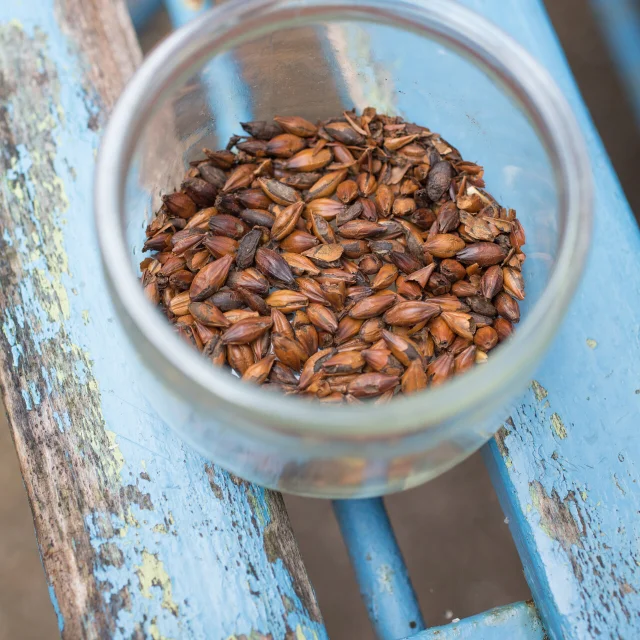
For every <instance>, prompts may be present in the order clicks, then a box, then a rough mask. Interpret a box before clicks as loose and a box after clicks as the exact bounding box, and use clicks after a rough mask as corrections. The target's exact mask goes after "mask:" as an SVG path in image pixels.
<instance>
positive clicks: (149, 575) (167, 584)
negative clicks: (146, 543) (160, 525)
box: [136, 549, 178, 616]
mask: <svg viewBox="0 0 640 640" xmlns="http://www.w3.org/2000/svg"><path fill="white" fill-rule="evenodd" d="M136 573H137V575H138V579H139V580H140V589H141V591H142V595H143V596H144V597H145V598H149V599H151V598H153V597H155V596H154V595H153V593H152V592H151V588H152V587H158V588H160V590H161V591H162V608H163V609H167V610H168V611H171V613H172V614H173V615H174V616H177V615H178V605H177V604H176V603H175V602H174V601H173V596H172V587H171V578H169V574H168V573H167V571H166V569H165V568H164V564H163V563H162V561H160V560H158V555H157V554H155V553H149V552H148V551H147V550H146V549H145V550H144V551H143V552H142V564H141V565H140V566H139V567H136Z"/></svg>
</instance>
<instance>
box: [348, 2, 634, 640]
mask: <svg viewBox="0 0 640 640" xmlns="http://www.w3.org/2000/svg"><path fill="white" fill-rule="evenodd" d="M463 4H465V5H466V6H468V7H469V8H472V9H474V10H476V11H478V12H480V13H482V14H484V15H485V16H486V17H488V18H489V19H491V20H492V21H494V22H495V23H496V24H498V26H500V27H501V28H503V29H504V30H505V31H507V32H509V33H511V34H512V35H513V36H514V37H515V39H516V40H517V41H518V42H519V43H520V44H522V45H523V46H524V47H525V48H527V49H528V50H529V51H530V52H531V53H532V54H533V55H534V56H536V57H537V58H538V59H539V60H540V61H541V62H542V63H543V64H544V65H545V66H546V67H547V68H548V69H549V70H550V71H551V73H552V74H553V75H554V77H555V79H556V81H557V82H558V83H559V85H560V87H561V88H562V89H563V90H564V93H565V95H566V96H567V98H568V100H569V101H570V104H571V105H572V107H573V109H574V110H575V112H576V115H577V117H578V119H579V122H580V124H581V127H582V130H583V131H584V134H585V136H586V139H587V142H588V145H589V152H590V156H591V161H592V164H593V168H594V173H595V182H596V206H595V211H596V221H595V231H594V237H595V246H594V250H593V253H592V255H591V262H590V264H589V266H588V269H587V272H586V276H585V280H584V283H583V285H582V287H581V288H580V290H579V292H578V294H577V296H576V300H575V302H574V304H573V306H572V308H571V311H570V313H569V315H568V317H567V319H566V321H565V323H564V325H563V327H562V328H561V330H560V333H559V336H558V338H557V340H556V341H555V343H554V345H553V347H552V349H551V354H550V356H549V357H548V358H547V360H546V362H545V366H544V367H543V368H542V371H541V373H540V376H539V377H538V379H537V380H538V381H537V382H536V383H535V384H534V385H533V387H532V390H531V391H530V393H529V394H527V395H526V396H525V397H523V399H522V401H521V403H520V408H519V410H518V411H517V412H514V414H513V415H512V416H511V418H510V419H509V422H508V424H507V428H506V430H505V431H503V432H501V435H500V438H499V440H498V443H499V444H497V443H494V444H492V445H490V446H489V447H488V448H487V449H486V451H485V455H486V456H487V459H488V464H489V466H490V469H491V471H492V476H493V479H494V483H495V485H496V488H497V490H498V493H499V494H500V496H501V500H502V503H503V505H504V507H505V509H506V510H507V513H508V515H509V518H510V522H511V527H512V531H513V533H514V537H515V539H516V543H517V544H518V548H519V551H520V553H521V556H522V558H523V561H524V566H525V574H526V577H527V580H528V582H529V584H530V586H531V589H532V592H533V595H534V598H535V601H536V604H537V606H538V607H539V610H540V613H541V616H542V619H543V620H544V623H545V626H546V628H547V630H548V633H549V634H550V635H551V637H552V638H554V639H561V638H562V639H565V638H566V639H575V640H578V639H579V640H583V639H584V638H591V637H596V636H601V637H606V638H609V637H610V638H633V637H637V629H638V628H640V578H639V572H640V570H639V568H638V567H639V566H640V555H639V552H640V524H639V521H638V517H637V514H638V513H639V512H640V493H639V492H638V481H639V480H640V471H639V468H638V467H639V465H640V436H639V435H638V418H637V416H638V409H639V408H640V330H639V321H638V318H639V317H640V284H639V282H640V281H639V279H638V275H637V274H638V273H639V272H640V236H639V234H638V229H637V226H636V224H635V221H634V219H633V216H632V214H631V211H630V210H629V207H628V204H627V203H626V200H625V199H624V196H623V194H622V191H621V189H620V186H619V184H618V181H617V179H616V176H615V174H614V173H613V170H612V168H611V164H610V162H609V160H608V158H607V156H606V154H605V152H604V149H603V146H602V143H601V141H600V140H599V138H598V135H597V132H596V131H595V129H594V127H593V124H592V122H591V120H590V118H589V116H588V113H587V111H586V108H585V106H584V104H583V102H582V100H581V98H580V95H579V93H578V91H577V88H576V86H575V82H574V80H573V78H572V76H571V74H570V71H569V68H568V65H567V63H566V60H565V58H564V55H563V53H562V51H561V49H560V47H559V44H558V41H557V38H556V36H555V33H554V32H553V30H552V28H551V25H550V23H549V21H548V17H547V15H546V13H545V11H544V8H543V5H542V2H540V1H539V0H502V1H498V0H463ZM356 46H360V49H358V50H357V51H356V50H355V48H356ZM367 46H368V45H366V43H365V46H364V48H365V49H366V50H365V51H364V52H362V51H361V49H362V48H363V46H362V43H357V42H356V41H355V40H353V41H351V40H349V39H348V38H347V39H346V40H345V43H344V49H345V53H344V54H343V55H344V57H345V58H346V59H345V62H346V63H347V64H346V66H347V67H348V66H349V61H350V58H353V57H354V56H355V54H356V53H357V54H359V57H358V64H359V65H363V64H364V65H365V66H366V65H368V66H369V67H371V69H372V70H373V71H375V69H376V66H375V65H376V63H377V65H378V68H379V69H381V70H384V71H385V73H381V72H380V73H379V74H378V76H377V77H376V74H375V73H372V74H370V75H369V76H367V75H366V73H363V70H362V69H360V68H359V69H358V70H357V71H358V78H361V77H363V78H364V80H362V81H361V82H360V84H361V85H362V86H358V87H356V89H357V91H356V93H358V94H359V96H360V98H361V99H363V100H365V102H366V99H367V98H368V97H369V95H375V97H376V99H377V102H385V101H387V102H388V103H389V105H391V107H393V104H394V102H395V103H397V105H398V106H399V107H403V106H404V107H405V108H406V107H407V106H408V107H410V106H411V105H412V100H413V101H414V102H415V97H412V96H411V95H401V96H398V95H396V94H395V92H394V81H395V80H397V77H398V74H400V73H402V68H396V67H394V68H393V69H390V68H385V67H384V63H385V59H386V58H385V47H386V48H387V50H388V49H393V47H394V46H396V43H395V42H392V41H387V42H380V41H379V40H378V41H376V43H375V46H373V45H370V46H368V48H367ZM403 46H405V47H406V46H409V45H408V44H407V43H403ZM350 47H351V48H350ZM381 50H382V51H381ZM388 57H390V56H387V58H388ZM369 58H371V61H370V63H369ZM405 71H406V70H405ZM352 75H353V74H352ZM367 83H368V84H367ZM374 92H375V93H374ZM354 100H355V98H354ZM361 101H362V100H361ZM443 118H445V119H446V113H444V114H443ZM451 139H452V140H453V139H455V138H454V135H453V134H452V135H451ZM461 150H462V151H463V153H464V150H465V149H464V145H461ZM488 152H489V153H491V148H489V149H488ZM497 426H498V425H496V427H497ZM504 637H508V636H504Z"/></svg>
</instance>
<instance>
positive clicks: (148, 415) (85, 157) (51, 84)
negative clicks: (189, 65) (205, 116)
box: [0, 0, 327, 640]
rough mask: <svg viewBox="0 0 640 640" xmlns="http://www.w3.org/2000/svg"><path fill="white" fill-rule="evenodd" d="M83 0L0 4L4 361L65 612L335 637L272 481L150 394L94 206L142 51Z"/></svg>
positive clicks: (116, 623) (89, 632)
mask: <svg viewBox="0 0 640 640" xmlns="http://www.w3.org/2000/svg"><path fill="white" fill-rule="evenodd" d="M98 4H99V5H100V13H98V9H97V8H96V7H97V5H98ZM54 5H55V6H54ZM74 7H76V5H74ZM85 7H88V8H87V9H86V12H85ZM76 9H77V11H76V13H75V14H74V15H73V16H70V15H68V14H67V3H62V4H60V5H58V3H56V2H54V1H53V0H37V1H36V0H33V1H32V2H29V3H26V2H17V3H0V67H2V69H3V95H2V105H1V109H0V113H1V114H2V132H3V145H2V152H1V153H0V163H1V164H0V166H1V167H2V171H1V172H0V174H1V175H0V239H1V246H2V251H3V256H5V260H3V261H2V267H1V269H0V278H1V279H2V286H1V287H0V326H1V327H2V332H1V333H0V342H1V347H2V348H1V349H0V370H1V371H2V376H3V393H4V399H5V402H6V406H7V409H8V412H9V416H10V419H11V423H12V428H13V431H14V438H15V442H16V447H17V450H18V454H19V457H20V461H21V464H22V467H23V471H24V472H25V484H26V487H27V490H28V492H29V497H30V500H31V504H32V508H33V510H34V516H35V519H36V528H37V532H38V539H39V543H40V545H41V552H42V556H43V563H44V565H45V568H46V570H47V575H48V580H49V582H50V587H51V596H52V600H53V602H54V606H55V608H56V612H57V613H58V616H59V624H60V629H61V631H62V633H63V634H64V636H65V637H67V638H79V637H109V638H116V639H118V638H131V637H145V638H146V637H148V638H152V637H153V638H161V637H164V638H202V639H204V638H206V639H207V640H208V639H214V640H228V639H229V638H236V637H238V636H242V635H243V634H244V635H246V636H248V637H250V638H252V639H253V638H263V637H267V634H273V637H274V638H284V637H285V636H288V635H290V634H291V633H293V634H295V637H298V638H308V639H309V640H311V639H313V640H315V639H316V638H326V637H327V636H326V632H325V630H324V627H323V625H322V622H321V621H320V617H319V613H318V611H317V606H316V605H315V601H314V598H313V594H312V592H311V590H310V589H309V588H308V584H307V588H306V589H305V587H304V584H305V581H304V580H302V581H301V580H299V577H300V575H301V574H300V572H301V571H302V573H304V571H303V569H302V565H301V562H300V559H299V556H297V552H296V551H295V543H294V541H293V538H292V535H291V532H290V530H289V528H288V524H287V522H286V516H283V513H282V509H283V507H282V503H281V500H280V498H279V497H278V496H277V494H273V493H271V492H268V491H265V490H263V489H260V488H258V487H255V486H253V485H250V484H248V483H246V482H243V481H241V480H239V479H237V478H234V477H231V476H229V475H228V474H227V473H225V472H223V471H221V470H219V469H217V468H215V467H214V466H213V465H211V464H209V463H207V462H206V461H205V460H203V459H202V458H201V457H199V456H198V455H196V454H195V453H194V452H193V451H191V450H190V449H189V448H188V447H187V446H186V445H184V443H183V442H182V440H181V439H180V438H178V437H177V436H176V435H174V433H173V432H172V431H171V430H169V429H168V428H167V427H166V425H165V424H164V423H163V421H162V419H161V418H160V417H159V416H158V415H157V414H156V413H155V412H154V410H153V408H152V407H151V406H149V405H148V404H147V402H146V401H145V400H144V399H143V398H142V394H141V392H140V389H139V387H138V383H137V381H138V379H139V376H140V371H139V369H138V368H137V367H138V365H137V363H136V358H135V356H134V355H133V353H132V352H131V351H130V349H129V346H128V342H127V339H126V338H125V336H124V335H123V334H122V332H121V330H120V328H119V325H118V323H117V322H116V321H115V314H114V310H113V308H112V307H111V304H110V302H109V298H108V295H107V290H106V284H105V283H104V281H103V279H102V270H101V267H100V264H99V252H98V248H97V243H96V238H95V231H94V226H93V221H92V218H91V215H90V211H91V208H92V205H91V202H92V182H93V168H94V160H95V155H96V151H97V147H98V144H99V140H100V135H101V127H102V125H103V124H104V120H105V118H106V111H107V109H108V107H109V106H110V104H111V102H112V101H113V99H114V96H115V94H116V93H117V91H118V90H119V89H120V88H121V77H122V76H124V75H125V74H126V73H127V72H128V71H130V69H131V67H132V66H133V62H134V61H135V55H136V51H130V52H127V51H125V49H124V46H123V42H125V41H127V37H128V32H127V34H120V32H119V31H118V26H119V23H118V19H119V16H120V15H121V14H119V13H117V12H115V11H114V10H113V7H112V5H111V3H103V2H92V1H91V0H87V1H86V2H84V3H81V5H78V7H76ZM96 15H99V16H100V19H101V20H102V19H104V20H105V21H107V22H108V24H107V26H108V27H109V28H110V29H107V32H109V33H110V34H111V37H113V38H115V39H116V41H117V42H118V44H119V45H120V49H119V50H118V52H117V56H115V58H114V56H113V55H112V53H113V52H112V51H111V50H110V49H109V47H110V45H109V44H108V43H106V42H105V41H104V39H102V40H101V39H100V35H99V34H98V35H96V32H97V31H98V30H96V29H95V25H93V24H92V23H91V20H93V19H95V16H96ZM100 26H102V25H100ZM125 26H126V25H125ZM87 33H89V34H91V38H92V40H91V44H92V46H91V47H86V48H84V47H83V43H84V40H83V38H85V37H88V36H86V34H87ZM100 33H102V32H101V31H100ZM120 36H122V40H121V41H120V40H118V38H119V37H120ZM111 46H113V45H111ZM93 55H95V56H96V57H95V58H92V57H91V56H93ZM129 55H131V56H133V58H134V60H130V58H129V57H128V56H129ZM114 59H115V60H116V61H117V62H114ZM127 63H129V68H127V66H126V64H127ZM97 65H103V66H102V67H101V72H100V73H95V69H96V66H97ZM118 74H121V75H118Z"/></svg>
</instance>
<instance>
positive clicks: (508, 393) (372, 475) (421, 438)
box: [95, 0, 592, 498]
mask: <svg viewBox="0 0 640 640" xmlns="http://www.w3.org/2000/svg"><path fill="white" fill-rule="evenodd" d="M366 106H373V107H375V108H376V109H377V110H378V112H380V113H387V114H389V115H400V116H402V117H403V118H405V120H406V121H408V122H416V123H417V124H420V125H423V126H426V127H429V128H430V129H431V130H432V131H435V132H438V133H440V134H441V135H442V136H443V137H444V138H445V139H446V140H448V141H449V142H450V143H451V144H453V145H455V146H456V147H457V148H458V149H459V150H460V152H461V153H462V156H463V157H464V158H466V159H469V160H472V161H475V162H477V163H478V164H481V165H483V166H484V167H485V180H486V184H487V190H488V191H489V192H490V193H491V194H492V195H493V196H494V197H495V198H496V199H497V200H498V201H499V202H500V203H502V204H503V206H508V207H513V208H515V209H516V211H517V214H518V218H519V219H520V220H521V222H522V224H523V226H524V228H525V230H526V235H527V244H526V247H525V250H526V253H527V260H526V262H525V265H524V276H525V280H526V283H527V298H526V300H525V302H524V303H523V304H522V321H521V322H520V324H519V325H518V326H517V330H516V332H515V334H514V336H513V337H512V338H510V339H509V340H507V341H506V342H505V343H503V344H502V345H500V346H499V347H497V348H496V349H495V350H493V351H492V352H491V354H490V357H489V359H488V362H487V363H486V364H483V365H482V366H478V367H475V368H473V369H472V370H471V371H470V372H468V373H465V374H463V375H461V376H458V377H455V378H453V379H452V380H451V381H448V382H446V383H445V384H444V385H442V386H440V387H437V388H432V389H427V390H425V391H423V392H420V393H417V394H415V395H413V396H409V397H399V398H395V399H393V400H392V401H391V402H390V403H388V404H386V405H374V404H373V403H370V402H367V403H364V404H363V405H358V406H353V405H344V406H342V405H340V406H335V405H323V404H320V403H317V402H309V401H306V400H302V399H299V398H296V397H293V396H283V395H280V394H277V393H273V392H268V391H265V390H262V389H260V388H259V387H258V386H255V385H248V384H245V383H242V382H240V381H239V380H238V379H237V378H235V377H233V376H232V375H231V374H230V373H227V372H225V371H223V370H219V369H216V368H215V367H214V366H213V365H211V364H210V363H209V362H208V361H206V360H205V359H204V358H203V357H202V356H201V355H200V354H199V353H198V352H197V351H196V350H195V349H193V348H191V347H190V346H189V345H187V344H186V343H185V342H184V341H183V340H182V339H181V338H180V337H179V336H178V335H176V334H175V333H174V330H173V328H172V327H171V326H170V324H169V323H168V322H167V320H166V318H164V317H163V316H162V315H161V313H160V311H159V310H158V309H154V308H153V306H152V305H151V303H150V302H148V301H147V299H146V298H145V296H144V294H143V289H142V286H141V284H140V281H139V275H140V274H139V268H138V264H139V262H140V260H141V259H142V257H143V256H142V255H141V251H140V248H141V247H142V245H143V244H144V237H145V227H146V225H147V224H148V223H149V222H150V220H151V219H152V217H153V215H154V212H155V211H157V210H158V208H159V207H160V204H161V199H160V196H161V195H162V194H165V193H170V192H172V191H173V190H174V189H176V188H179V185H180V182H181V180H182V178H183V175H184V173H185V169H186V168H187V167H188V165H189V161H191V160H194V159H198V158H201V157H202V151H201V150H202V148H203V147H209V148H213V149H216V148H221V147H224V145H225V144H226V142H227V140H228V138H229V137H230V136H231V135H232V134H234V133H242V131H241V128H240V125H239V123H240V122H241V121H245V120H259V119H267V120H268V119H271V118H272V117H273V116H275V115H280V116H282V115H300V116H302V117H304V118H306V119H308V120H311V121H315V120H317V119H324V118H328V117H334V116H335V115H338V114H340V113H342V111H343V110H344V109H350V108H353V107H355V108H356V109H357V110H358V112H361V111H362V109H363V108H364V107H366ZM591 198H592V196H591V184H590V167H589V163H588V159H587V155H586V150H585V145H584V142H583V139H582V136H581V134H580V131H579V129H578V126H577V124H576V122H575V120H574V118H573V115H572V114H571V112H570V109H569V107H568V105H567V104H566V102H565V101H564V98H563V97H562V95H561V94H560V91H559V90H558V88H557V87H556V86H555V84H554V83H553V81H552V80H551V78H550V77H549V76H548V74H547V73H546V72H545V71H544V70H543V69H542V68H541V67H540V66H539V65H538V64H537V63H536V62H535V61H534V60H533V59H532V58H531V57H530V56H529V55H528V54H527V53H526V52H525V51H524V50H523V49H521V48H520V47H519V46H518V45H517V44H516V43H515V42H514V41H513V40H511V39H510V38H509V37H508V36H506V35H505V34H503V33H502V32H500V31H499V30H497V29H496V28H495V27H494V26H492V25H491V24H489V23H487V22H486V21H485V20H483V19H482V18H481V17H479V16H477V15H475V14H473V13H471V12H469V11H468V10H466V9H463V8H461V7H459V6H456V5H452V4H451V3H449V2H448V1H446V0H442V1H441V0H432V1H431V2H429V3H421V4H419V3H417V2H416V3H414V2H399V3H394V4H393V5H391V4H389V3H388V2H386V1H385V0H364V1H363V2H360V3H358V5H357V6H349V5H347V4H346V3H340V2H334V1H332V0H286V1H285V0H279V1H278V0H251V1H249V2H243V3H228V4H224V5H222V6H220V7H218V8H216V9H214V10H212V11H211V12H210V13H209V14H207V15H206V16H204V17H203V18H201V19H199V20H198V21H196V22H194V23H193V24H191V25H188V26H187V27H185V28H183V29H181V30H180V31H178V32H176V33H175V34H173V35H172V36H171V37H170V38H169V39H167V40H166V41H165V42H164V43H163V44H162V45H161V46H159V47H158V48H157V49H156V50H155V51H154V52H153V53H152V55H151V56H150V57H149V58H148V59H147V60H146V62H145V63H144V64H143V66H142V67H141V68H140V70H139V71H138V72H137V74H136V75H135V76H134V78H133V80H132V81H131V83H130V84H129V86H128V87H127V89H126V90H125V92H124V94H123V95H122V97H121V99H120V101H119V103H118V105H117V106H116V108H115V110H114V112H113V116H112V119H111V122H110V124H109V127H108V129H107V132H106V135H105V138H104V141H103V145H102V148H101V151H100V157H99V162H98V167H97V175H96V192H95V207H96V216H97V226H98V234H99V241H100V246H101V251H102V257H103V262H104V266H105V272H106V277H107V282H108V285H109V290H110V293H111V295H112V298H113V301H114V303H115V306H116V308H117V311H118V314H119V317H120V319H121V321H122V325H123V326H124V329H125V332H126V333H127V335H128V337H129V338H130V345H129V347H130V349H131V352H132V356H131V357H132V359H135V358H136V357H137V359H139V360H140V361H141V362H142V363H143V365H144V366H141V367H139V372H138V376H139V382H140V388H141V389H142V390H143V393H144V394H145V396H146V397H147V399H148V400H149V401H150V403H151V404H152V405H153V406H154V407H155V409H156V410H157V411H158V413H159V415H161V416H162V417H163V418H164V419H165V420H166V421H167V422H168V423H169V424H170V425H171V426H172V427H173V428H174V429H175V430H176V431H177V432H178V433H179V434H180V435H181V436H182V437H183V438H184V439H185V440H186V441H188V442H189V443H191V444H192V445H193V446H194V447H195V448H196V449H197V450H198V451H200V452H201V453H202V454H203V455H205V456H206V457H208V458H210V459H212V460H213V461H214V462H216V463H218V464H220V465H221V466H222V467H224V468H226V469H228V470H230V471H232V472H234V473H236V474H237V475H239V476H241V477H243V478H246V479H248V480H252V481H255V482H257V483H259V484H262V485H266V486H269V487H273V488H276V489H279V490H283V491H288V492H292V493H298V494H303V495H310V496H319V497H339V498H344V497H367V496H373V495H380V494H384V493H389V492H393V491H398V490H402V489H406V488H409V487H412V486H415V485H417V484H419V483H422V482H425V481H426V480H428V479H430V478H432V477H434V476H436V475H438V474H440V473H442V472H443V471H445V470H446V469H448V468H449V467H451V466H452V465H454V464H456V463H457V462H459V461H461V460H462V459H464V458H465V457H466V456H468V455H470V454H471V453H472V452H473V451H475V450H476V449H478V448H479V447H480V446H481V445H482V444H483V443H485V442H486V441H487V440H488V439H489V438H490V437H491V435H492V434H493V433H494V432H495V431H496V430H497V429H498V428H499V427H500V425H501V423H502V422H503V421H504V419H505V418H506V416H508V415H509V411H510V409H509V406H508V405H509V402H510V401H511V400H512V399H513V397H514V396H515V395H516V394H517V393H519V392H520V391H522V389H523V388H524V386H525V385H526V383H527V382H528V380H529V379H530V376H531V375H532V373H533V371H534V368H535V366H536V365H537V363H538V362H539V360H540V358H541V357H542V355H543V354H544V351H545V349H546V348H547V347H548V345H549V343H550V341H551V340H552V338H553V336H554V334H555V332H556V330H557V328H558V325H559V323H560V322H561V320H562V317H563V315H564V313H565V311H566V309H567V306H568V304H569V301H570V299H571V295H572V293H573V291H574V289H575V287H576V285H577V283H578V281H579V278H580V275H581V272H582V269H583V266H584V262H585V258H586V254H587V249H588V242H589V234H590V228H591V206H592V203H591Z"/></svg>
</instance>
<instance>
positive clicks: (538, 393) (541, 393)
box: [531, 380, 548, 402]
mask: <svg viewBox="0 0 640 640" xmlns="http://www.w3.org/2000/svg"><path fill="white" fill-rule="evenodd" d="M531 389H532V390H533V394H534V395H535V397H536V400H537V401H538V402H542V401H543V400H544V399H545V398H546V397H547V395H548V393H547V390H546V389H545V388H544V387H543V386H542V385H541V384H540V383H539V382H538V381H537V380H532V381H531Z"/></svg>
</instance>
